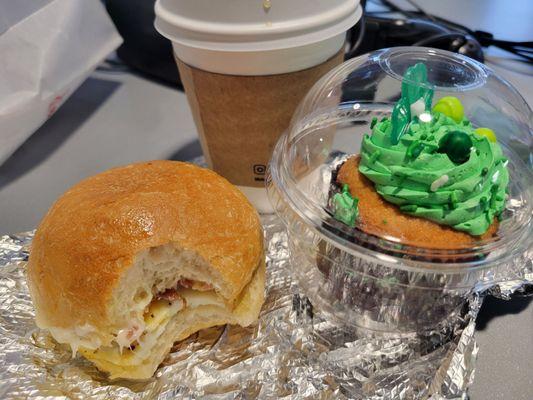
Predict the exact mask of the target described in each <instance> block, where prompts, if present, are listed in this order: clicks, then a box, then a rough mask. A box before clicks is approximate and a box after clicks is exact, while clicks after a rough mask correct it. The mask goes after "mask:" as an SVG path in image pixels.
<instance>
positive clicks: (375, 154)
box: [368, 150, 381, 164]
mask: <svg viewBox="0 0 533 400" xmlns="http://www.w3.org/2000/svg"><path fill="white" fill-rule="evenodd" d="M380 156H381V151H380V150H376V151H374V152H373V153H372V155H371V156H370V159H369V160H368V161H369V162H370V164H374V163H375V162H376V161H377V159H378V158H379V157H380Z"/></svg>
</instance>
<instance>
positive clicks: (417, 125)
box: [359, 112, 509, 235]
mask: <svg viewBox="0 0 533 400" xmlns="http://www.w3.org/2000/svg"><path fill="white" fill-rule="evenodd" d="M427 114H430V115H431V117H432V118H431V121H429V122H426V123H425V122H422V121H420V120H419V119H418V117H414V118H413V119H412V120H411V123H410V124H409V125H408V127H407V129H406V130H405V134H403V135H402V136H401V137H400V139H399V141H398V143H397V144H393V143H392V141H391V131H392V123H391V120H390V119H389V118H384V119H382V120H381V121H380V122H377V123H375V124H374V126H373V130H372V136H368V135H365V137H364V138H363V142H362V149H361V162H360V165H359V170H360V171H361V173H362V174H364V175H365V176H366V177H367V178H368V179H370V180H371V181H372V182H374V184H375V187H376V191H377V192H378V193H379V194H380V195H381V196H382V197H383V198H384V199H385V200H387V201H389V202H391V203H393V204H396V205H398V206H400V209H401V210H402V211H403V212H405V213H407V214H411V215H414V216H417V217H422V218H427V219H429V220H432V221H435V222H437V223H439V224H444V225H450V226H452V227H453V228H455V229H457V230H460V231H465V232H468V233H470V234H471V235H482V234H483V233H485V232H486V231H487V229H488V228H489V226H490V225H491V224H492V222H493V220H494V217H495V216H499V215H500V214H501V212H502V211H503V208H504V203H505V194H506V193H505V192H506V187H507V183H508V181H509V174H508V171H507V168H506V165H507V160H506V158H505V157H503V155H502V150H501V148H500V146H499V144H498V143H493V142H490V141H489V140H488V139H487V138H486V137H485V136H480V135H478V134H476V132H475V131H474V129H473V127H472V126H471V124H470V122H469V121H468V120H467V119H465V118H463V119H462V121H461V122H459V123H457V122H455V121H454V120H453V119H452V118H450V117H448V116H446V115H444V114H441V113H439V112H432V113H430V112H427ZM449 132H463V133H465V134H466V135H468V136H469V137H470V139H471V142H472V146H471V147H470V149H469V150H470V155H469V158H468V160H467V161H466V162H463V163H462V164H457V163H454V162H453V161H452V160H450V158H449V157H448V155H447V154H446V153H442V152H439V144H441V145H442V141H441V140H442V138H443V137H444V136H445V135H446V134H448V133H449ZM441 147H442V146H441Z"/></svg>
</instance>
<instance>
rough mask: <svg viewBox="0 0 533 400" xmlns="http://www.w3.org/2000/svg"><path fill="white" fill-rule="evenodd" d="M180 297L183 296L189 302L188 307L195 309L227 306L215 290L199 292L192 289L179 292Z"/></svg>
mask: <svg viewBox="0 0 533 400" xmlns="http://www.w3.org/2000/svg"><path fill="white" fill-rule="evenodd" d="M179 294H180V296H182V297H183V298H184V299H185V301H186V302H187V307H191V308H195V307H200V306H217V307H222V308H225V307H226V305H225V304H224V301H222V299H221V298H220V297H219V296H218V295H217V294H216V293H215V291H214V290H209V291H206V292H199V291H197V290H192V289H182V290H180V291H179Z"/></svg>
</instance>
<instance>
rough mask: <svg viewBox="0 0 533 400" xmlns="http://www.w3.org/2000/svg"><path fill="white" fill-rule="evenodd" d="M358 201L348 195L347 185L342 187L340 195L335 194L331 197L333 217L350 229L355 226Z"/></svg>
mask: <svg viewBox="0 0 533 400" xmlns="http://www.w3.org/2000/svg"><path fill="white" fill-rule="evenodd" d="M358 203H359V199H358V198H357V197H353V196H352V195H351V194H350V188H349V187H348V185H346V184H345V185H344V186H343V187H342V192H341V193H335V195H334V196H333V208H334V217H335V219H336V220H337V221H341V222H343V223H345V224H346V225H348V226H350V227H352V228H353V227H354V226H355V220H356V218H357V216H358V215H359V210H358V208H357V204H358Z"/></svg>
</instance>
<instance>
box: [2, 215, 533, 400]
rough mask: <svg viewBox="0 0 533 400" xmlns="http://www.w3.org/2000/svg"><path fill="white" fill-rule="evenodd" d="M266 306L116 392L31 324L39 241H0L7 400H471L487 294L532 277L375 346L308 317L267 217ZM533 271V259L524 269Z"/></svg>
mask: <svg viewBox="0 0 533 400" xmlns="http://www.w3.org/2000/svg"><path fill="white" fill-rule="evenodd" d="M263 223H264V226H265V232H266V240H267V246H268V255H267V262H268V264H267V298H266V302H265V305H264V306H263V310H262V313H261V316H260V320H259V322H258V323H257V325H255V326H252V327H248V328H240V327H236V326H226V327H217V328H212V329H206V330H203V331H201V332H199V333H197V334H195V335H193V336H191V337H190V338H188V339H186V340H184V341H182V342H180V343H177V344H176V345H175V346H174V348H173V350H172V352H171V354H170V355H169V356H168V357H167V358H166V359H165V361H164V363H163V365H162V366H161V367H160V368H159V369H158V371H157V373H156V375H155V376H154V377H153V378H152V379H150V380H149V381H145V382H129V381H124V380H122V381H112V382H111V381H109V380H107V379H106V376H105V374H103V373H100V372H99V371H97V370H96V368H95V367H94V366H92V364H91V363H89V362H88V361H86V360H84V359H83V358H82V357H81V356H77V357H75V358H72V357H71V352H70V349H69V348H68V347H67V346H64V345H60V344H58V343H56V342H55V341H54V340H53V339H52V338H51V336H50V335H49V334H48V333H47V332H46V331H42V330H39V329H38V328H37V327H36V326H35V324H34V322H33V317H34V310H33V306H32V304H31V301H30V297H29V294H28V289H27V286H26V281H25V276H24V268H25V264H26V260H27V257H28V249H29V244H30V242H31V238H32V233H26V234H21V235H10V236H3V237H1V238H0V363H1V365H2V367H1V368H0V398H2V399H11V398H17V399H18V398H34V399H37V398H39V399H40V398H44V397H53V398H57V399H60V398H70V399H84V398H92V399H109V398H113V399H121V398H124V399H152V398H158V399H174V398H185V399H196V398H202V399H213V400H214V399H217V400H218V399H268V398H286V399H304V398H305V399H311V398H313V399H314V398H317V399H329V398H335V399H345V398H350V399H372V400H377V399H433V400H436V399H465V398H467V396H466V389H467V387H468V385H469V384H470V383H471V382H472V379H473V376H474V370H475V359H476V354H477V350H478V348H477V345H476V342H475V339H474V328H475V326H474V319H475V317H476V315H477V312H478V310H479V308H480V306H481V303H482V300H483V296H484V295H485V293H486V291H490V293H491V294H492V295H498V296H500V297H503V298H505V297H508V296H510V295H511V293H514V292H516V291H521V292H523V293H531V292H532V290H531V288H532V287H533V268H532V265H531V261H527V262H526V263H525V264H524V265H523V267H522V269H521V272H520V274H518V275H520V276H517V273H516V271H514V272H513V273H514V275H513V276H514V278H513V279H514V280H513V281H512V282H508V283H506V284H502V285H499V286H497V285H494V286H492V287H490V288H488V289H487V287H486V285H485V286H484V287H483V288H484V289H483V290H485V292H483V293H475V294H473V295H472V296H471V298H470V299H469V302H468V307H465V309H464V313H463V318H461V321H460V323H458V324H457V325H456V326H454V327H451V329H447V330H446V331H442V332H434V333H432V334H427V335H425V336H409V337H395V336H392V335H391V336H390V337H383V336H381V337H373V336H372V335H367V334H364V335H363V334H361V333H357V332H355V331H354V330H353V329H348V328H345V327H340V326H336V325H334V324H332V323H330V322H328V321H326V320H324V319H322V318H321V317H320V316H318V315H315V313H313V307H312V305H311V304H310V303H309V301H308V300H307V299H306V298H305V297H303V296H301V295H300V294H298V290H297V288H296V287H295V286H294V284H293V283H292V281H291V278H290V274H289V271H290V266H289V259H288V251H287V237H286V234H285V231H284V228H283V226H282V224H281V223H280V222H279V220H278V219H277V218H276V217H273V216H270V217H264V218H263ZM527 259H529V260H531V257H527Z"/></svg>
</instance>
